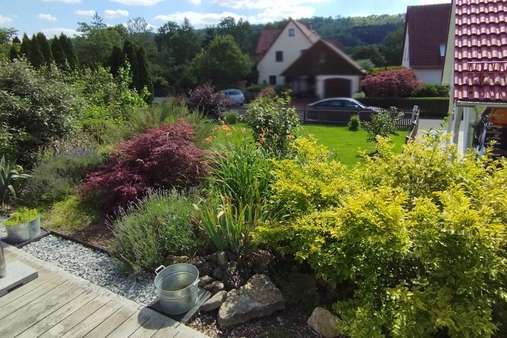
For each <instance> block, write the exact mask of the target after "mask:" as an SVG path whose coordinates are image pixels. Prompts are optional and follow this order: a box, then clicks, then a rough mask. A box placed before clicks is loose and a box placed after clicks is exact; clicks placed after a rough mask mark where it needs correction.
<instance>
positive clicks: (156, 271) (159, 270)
mask: <svg viewBox="0 0 507 338" xmlns="http://www.w3.org/2000/svg"><path fill="white" fill-rule="evenodd" d="M164 269H165V266H164V265H161V266H159V267H158V268H156V269H155V274H156V275H158V274H159V273H160V272H161V271H162V270H164Z"/></svg>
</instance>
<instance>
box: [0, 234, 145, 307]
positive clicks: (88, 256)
mask: <svg viewBox="0 0 507 338" xmlns="http://www.w3.org/2000/svg"><path fill="white" fill-rule="evenodd" d="M4 235H5V229H4V227H3V226H0V237H3V236H4ZM22 250H23V251H26V252H27V253H29V254H31V255H32V256H35V257H37V258H39V259H41V260H43V261H46V262H50V263H53V264H55V265H57V266H59V267H60V268H62V269H64V270H66V271H68V272H70V273H72V274H74V275H76V276H79V277H81V278H83V279H86V280H88V281H90V282H92V283H94V284H97V285H99V286H102V287H104V288H106V289H108V290H110V291H112V292H114V293H117V294H119V295H121V296H123V297H126V298H128V299H131V300H133V301H135V302H137V303H139V304H142V305H147V304H149V303H151V302H152V301H153V300H154V299H155V288H154V287H153V276H151V275H149V274H142V275H137V276H128V275H126V274H125V273H124V272H123V271H122V270H121V269H120V266H119V265H118V264H117V263H116V262H115V261H114V259H113V258H112V257H110V256H108V255H106V254H104V253H102V252H98V251H95V250H92V249H89V248H87V247H84V246H82V245H81V244H78V243H75V242H72V241H68V240H65V239H62V238H59V237H56V236H53V235H49V236H47V237H44V238H42V239H41V240H39V241H37V242H34V243H31V244H28V245H26V246H25V247H23V248H22Z"/></svg>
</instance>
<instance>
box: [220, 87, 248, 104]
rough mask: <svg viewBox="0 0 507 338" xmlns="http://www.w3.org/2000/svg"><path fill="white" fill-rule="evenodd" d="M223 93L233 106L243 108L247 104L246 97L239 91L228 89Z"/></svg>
mask: <svg viewBox="0 0 507 338" xmlns="http://www.w3.org/2000/svg"><path fill="white" fill-rule="evenodd" d="M222 93H223V94H224V96H225V97H226V98H228V99H229V101H231V104H232V105H235V106H242V105H244V104H245V95H243V92H242V91H241V90H239V89H226V90H224V91H222Z"/></svg>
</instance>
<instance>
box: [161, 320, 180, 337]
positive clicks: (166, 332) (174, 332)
mask: <svg viewBox="0 0 507 338" xmlns="http://www.w3.org/2000/svg"><path fill="white" fill-rule="evenodd" d="M182 327H185V325H183V324H181V323H180V322H177V321H173V323H172V324H169V325H167V326H163V327H161V328H160V330H158V331H157V332H156V333H155V334H154V335H153V338H155V337H159V338H165V337H171V338H173V337H177V336H178V334H179V333H180V332H182V331H181V328H182Z"/></svg>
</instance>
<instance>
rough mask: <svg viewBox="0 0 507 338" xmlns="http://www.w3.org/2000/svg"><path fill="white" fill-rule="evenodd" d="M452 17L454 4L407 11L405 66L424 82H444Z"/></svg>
mask: <svg viewBox="0 0 507 338" xmlns="http://www.w3.org/2000/svg"><path fill="white" fill-rule="evenodd" d="M450 15H451V4H438V5H427V6H409V7H408V8H407V15H406V23H405V41H404V46H403V60H402V66H403V67H405V68H410V69H412V70H413V71H414V72H415V75H416V77H417V79H418V80H419V81H421V82H423V83H428V84H440V83H441V82H442V71H443V68H444V62H445V55H446V46H447V39H448V35H449V20H450Z"/></svg>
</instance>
